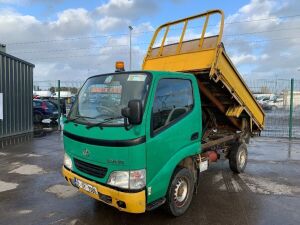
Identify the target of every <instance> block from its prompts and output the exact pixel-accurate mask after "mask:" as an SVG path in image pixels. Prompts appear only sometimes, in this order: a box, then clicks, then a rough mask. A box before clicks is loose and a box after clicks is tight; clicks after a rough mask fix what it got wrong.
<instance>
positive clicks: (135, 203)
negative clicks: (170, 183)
mask: <svg viewBox="0 0 300 225" xmlns="http://www.w3.org/2000/svg"><path fill="white" fill-rule="evenodd" d="M62 174H63V176H64V177H66V178H67V179H68V182H69V184H70V185H72V184H71V182H70V180H73V179H74V178H77V179H79V180H81V181H83V182H85V183H87V184H89V185H92V186H94V187H96V188H97V190H98V192H99V193H101V194H104V195H107V196H110V197H111V198H112V203H111V204H108V203H107V202H104V201H102V200H101V199H100V198H99V195H95V194H93V193H90V192H87V191H85V190H83V189H79V191H81V192H82V193H84V194H86V195H88V196H90V197H92V198H94V199H96V200H99V201H101V202H104V203H105V204H107V205H110V206H113V207H115V208H117V209H119V210H120V211H124V212H129V213H144V212H145V211H146V192H145V190H143V191H140V192H137V193H127V192H121V191H117V190H114V189H112V188H109V187H106V186H103V185H100V184H98V183H96V182H93V181H90V180H87V179H85V178H83V177H80V176H78V175H77V174H75V173H73V172H71V171H69V170H67V169H66V168H64V167H63V168H62ZM119 200H120V201H123V202H125V203H126V208H125V209H124V208H121V207H119V206H118V204H117V201H119Z"/></svg>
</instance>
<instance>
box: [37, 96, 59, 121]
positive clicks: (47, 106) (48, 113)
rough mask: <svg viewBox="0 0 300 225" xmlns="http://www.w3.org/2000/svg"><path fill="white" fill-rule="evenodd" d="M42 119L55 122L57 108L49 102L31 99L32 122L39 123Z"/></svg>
mask: <svg viewBox="0 0 300 225" xmlns="http://www.w3.org/2000/svg"><path fill="white" fill-rule="evenodd" d="M44 119H51V121H56V120H57V119H58V107H57V105H56V104H55V103H53V102H51V101H49V100H40V99H33V121H34V123H40V122H42V121H43V120H44Z"/></svg>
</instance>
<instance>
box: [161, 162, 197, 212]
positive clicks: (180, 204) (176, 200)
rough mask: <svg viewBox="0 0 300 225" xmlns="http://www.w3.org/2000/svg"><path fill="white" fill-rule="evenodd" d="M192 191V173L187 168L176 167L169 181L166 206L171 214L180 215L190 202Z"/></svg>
mask: <svg viewBox="0 0 300 225" xmlns="http://www.w3.org/2000/svg"><path fill="white" fill-rule="evenodd" d="M193 192H194V178H193V174H192V172H191V171H190V170H188V169H187V168H177V169H176V170H175V173H174V175H173V178H172V181H171V183H170V186H169V189H168V193H167V202H166V207H167V210H168V212H169V213H170V214H171V215H173V216H181V215H182V214H184V213H185V211H186V210H187V209H188V207H189V206H190V204H191V201H192V197H193Z"/></svg>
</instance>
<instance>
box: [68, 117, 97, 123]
mask: <svg viewBox="0 0 300 225" xmlns="http://www.w3.org/2000/svg"><path fill="white" fill-rule="evenodd" d="M80 118H83V119H93V117H89V116H80V115H77V116H75V117H74V118H72V119H67V120H66V121H65V123H69V122H73V121H75V120H77V119H80Z"/></svg>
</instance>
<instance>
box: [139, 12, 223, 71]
mask: <svg viewBox="0 0 300 225" xmlns="http://www.w3.org/2000/svg"><path fill="white" fill-rule="evenodd" d="M213 14H220V15H221V21H220V30H219V34H218V35H217V36H218V40H217V44H216V47H217V46H218V45H219V44H220V43H221V40H222V36H223V29H224V13H223V11H222V10H219V9H215V10H210V11H207V12H205V13H201V14H198V15H195V16H191V17H187V18H184V19H180V20H176V21H173V22H169V23H166V24H163V25H161V26H160V27H159V28H157V29H156V31H155V33H154V36H153V38H152V40H151V43H150V45H149V48H148V51H147V55H146V57H145V59H144V64H143V67H144V66H145V61H146V60H147V59H148V58H149V56H150V54H151V51H152V48H153V45H154V43H155V41H156V38H157V35H158V34H159V32H161V30H162V29H164V28H166V31H165V34H164V37H163V41H162V43H161V45H160V47H159V48H160V50H159V53H158V55H157V57H160V56H161V54H162V51H163V49H164V43H165V40H166V37H167V35H168V32H169V29H170V27H171V26H173V25H177V24H180V23H184V28H183V30H182V33H181V37H180V41H179V43H178V48H177V52H176V54H180V53H181V52H180V50H181V46H182V42H183V38H184V35H185V31H186V28H187V24H188V22H189V21H190V20H194V19H198V18H201V17H205V23H204V27H203V29H202V33H201V37H200V42H199V50H200V49H201V48H202V45H203V42H204V37H205V33H206V28H207V24H208V21H209V17H210V16H211V15H213ZM213 49H215V48H213Z"/></svg>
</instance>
